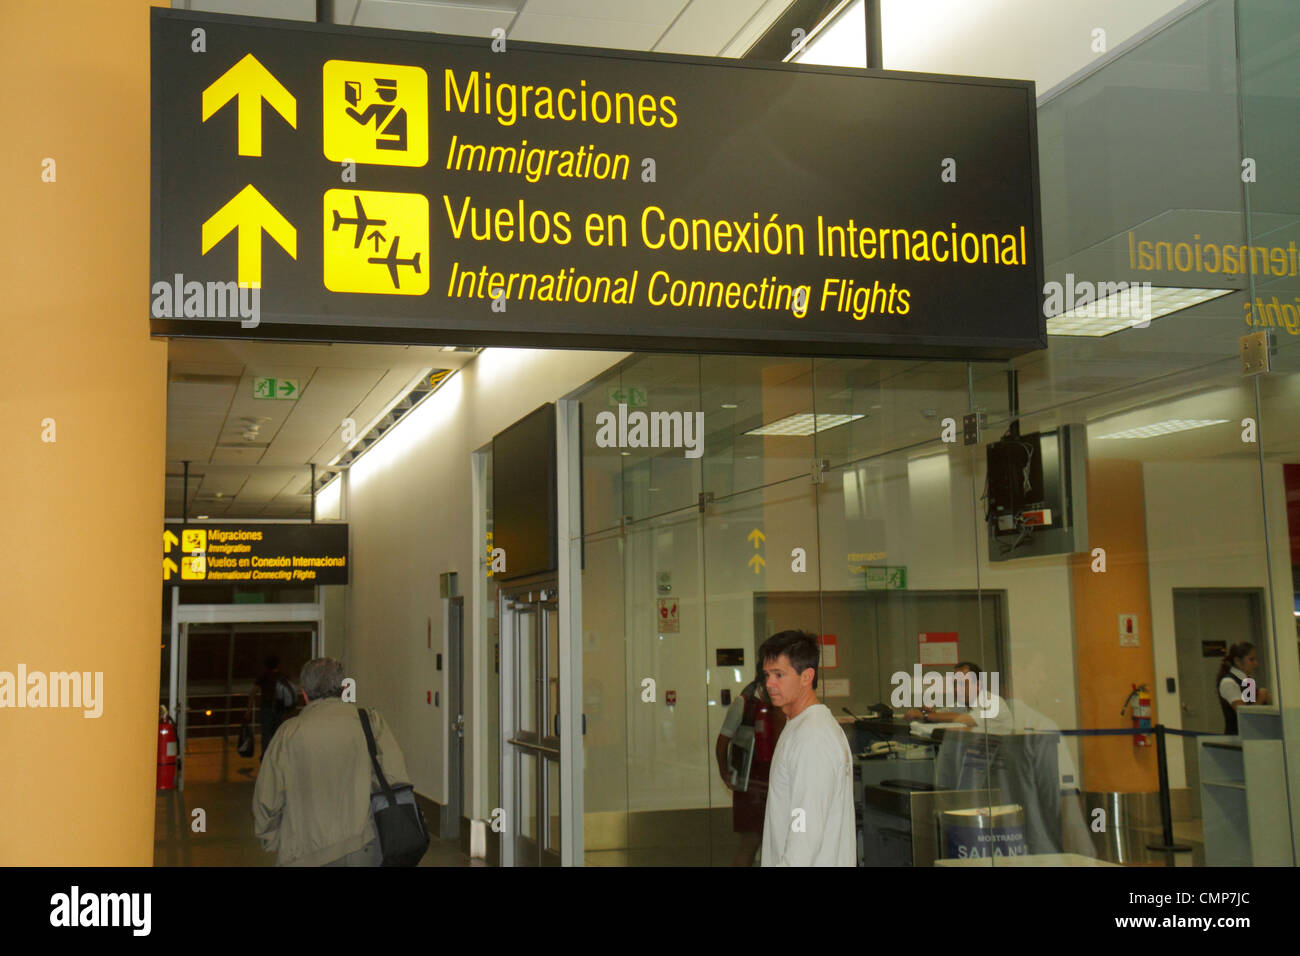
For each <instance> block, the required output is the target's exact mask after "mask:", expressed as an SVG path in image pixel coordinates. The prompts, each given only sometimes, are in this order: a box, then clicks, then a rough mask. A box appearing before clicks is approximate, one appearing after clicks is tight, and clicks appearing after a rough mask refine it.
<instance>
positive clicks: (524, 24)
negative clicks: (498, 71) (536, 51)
mask: <svg viewBox="0 0 1300 956" xmlns="http://www.w3.org/2000/svg"><path fill="white" fill-rule="evenodd" d="M530 10H531V6H530V7H525V8H524V12H523V13H521V14H520V15H519V18H518V19H517V20H515V26H514V29H512V30H511V31H510V36H511V37H513V38H514V39H516V40H527V41H529V42H532V43H557V44H563V45H567V46H594V47H604V48H606V49H610V50H649V49H651V48H652V47H653V46H654V44H655V41H656V40H658V39H659V35H660V34H661V33H663V27H662V26H661V25H659V24H655V23H634V22H630V21H627V20H596V19H592V18H589V17H588V18H582V19H577V18H573V17H548V16H540V15H537V14H534V13H531V12H530Z"/></svg>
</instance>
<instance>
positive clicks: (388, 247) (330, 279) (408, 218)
mask: <svg viewBox="0 0 1300 956" xmlns="http://www.w3.org/2000/svg"><path fill="white" fill-rule="evenodd" d="M324 208H325V215H324V255H323V262H324V281H325V288H327V289H329V290H330V291H331V292H371V293H381V294H387V295H424V293H426V292H428V291H429V199H428V197H426V196H424V195H421V194H420V193H390V192H377V191H375V190H357V189H329V190H326V192H325V204H324Z"/></svg>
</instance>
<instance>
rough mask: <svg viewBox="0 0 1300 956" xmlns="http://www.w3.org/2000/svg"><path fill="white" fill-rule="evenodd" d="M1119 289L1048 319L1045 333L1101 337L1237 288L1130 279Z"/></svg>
mask: <svg viewBox="0 0 1300 956" xmlns="http://www.w3.org/2000/svg"><path fill="white" fill-rule="evenodd" d="M1127 285H1128V287H1127V288H1126V289H1124V290H1122V291H1119V292H1112V293H1110V294H1109V295H1106V296H1104V297H1103V298H1100V299H1097V300H1096V301H1094V302H1089V303H1088V304H1087V305H1081V306H1078V307H1076V308H1073V309H1071V310H1070V311H1068V312H1062V313H1061V314H1060V315H1054V316H1050V317H1048V319H1047V334H1048V335H1088V336H1093V337H1100V336H1103V335H1113V334H1114V333H1116V332H1122V331H1124V330H1125V329H1130V328H1133V327H1134V326H1137V325H1145V324H1147V323H1149V322H1151V321H1153V320H1155V319H1158V318H1161V317H1162V316H1166V315H1169V314H1170V313H1171V312H1179V311H1181V310H1183V309H1190V308H1191V307H1192V306H1194V305H1200V304H1201V303H1202V302H1209V301H1210V300H1211V299H1217V298H1219V297H1220V296H1224V295H1227V294H1228V293H1230V292H1236V291H1237V290H1236V289H1179V288H1174V287H1172V286H1152V287H1151V288H1150V290H1149V298H1148V295H1147V294H1144V293H1146V292H1147V290H1144V289H1143V287H1142V284H1141V283H1138V282H1132V283H1128V284H1127Z"/></svg>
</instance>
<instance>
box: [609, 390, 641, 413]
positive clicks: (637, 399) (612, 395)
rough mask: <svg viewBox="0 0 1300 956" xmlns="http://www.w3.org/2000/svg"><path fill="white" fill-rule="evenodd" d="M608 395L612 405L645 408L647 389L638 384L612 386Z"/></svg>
mask: <svg viewBox="0 0 1300 956" xmlns="http://www.w3.org/2000/svg"><path fill="white" fill-rule="evenodd" d="M608 395H609V404H610V405H611V406H616V405H630V406H632V407H633V408H643V407H644V406H645V403H646V391H645V389H644V388H641V387H640V386H638V385H628V386H626V387H624V388H614V387H613V386H610V387H609V389H608Z"/></svg>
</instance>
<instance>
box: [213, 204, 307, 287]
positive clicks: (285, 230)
mask: <svg viewBox="0 0 1300 956" xmlns="http://www.w3.org/2000/svg"><path fill="white" fill-rule="evenodd" d="M232 229H238V230H239V269H238V273H239V274H238V279H239V281H240V282H242V283H245V284H246V285H249V286H251V287H253V288H261V285H262V230H263V229H265V230H266V231H267V232H268V233H269V234H270V236H271V238H272V239H274V240H275V241H276V242H277V243H279V244H280V248H281V249H283V250H284V251H285V252H287V253H289V256H290V258H293V259H297V258H298V230H297V229H295V228H294V227H293V225H292V224H291V223H290V222H289V220H288V219H285V218H284V216H282V215H280V211H279V210H278V209H276V208H275V207H274V206H272V205H271V204H270V203H269V202H267V201H266V197H265V196H263V195H262V194H261V193H259V192H258V191H257V190H256V189H254V188H253V187H252V186H251V185H248V186H245V187H244V188H243V189H241V190H240V191H239V193H238V195H236V196H235V198H234V199H232V200H230V202H228V203H226V204H225V205H224V206H222V207H221V208H220V209H218V210H217V211H216V212H215V213H213V214H212V218H211V219H209V220H208V221H207V222H205V223H204V224H203V254H204V255H207V254H208V250H209V249H211V248H212V247H213V246H215V245H216V244H217V243H218V242H220V241H221V240H222V239H224V238H225V237H226V236H227V235H228V234H229V233H230V231H231V230H232Z"/></svg>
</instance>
